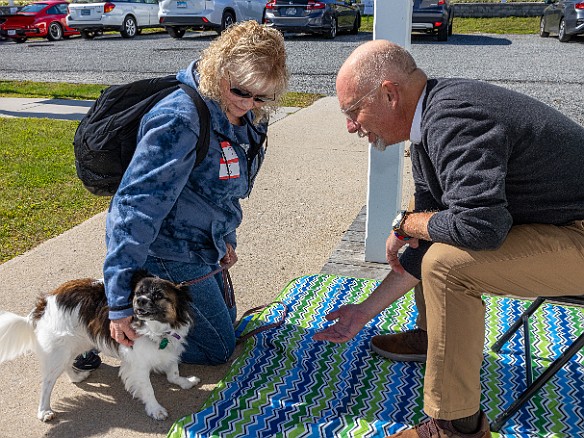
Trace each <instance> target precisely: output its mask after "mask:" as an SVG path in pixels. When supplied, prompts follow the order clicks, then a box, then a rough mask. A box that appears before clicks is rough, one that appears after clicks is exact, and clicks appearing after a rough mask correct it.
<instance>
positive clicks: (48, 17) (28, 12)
mask: <svg viewBox="0 0 584 438" xmlns="http://www.w3.org/2000/svg"><path fill="white" fill-rule="evenodd" d="M68 4H69V3H68V2H66V1H62V0H47V1H43V2H36V3H31V4H30V5H26V6H25V7H23V8H22V9H20V10H19V11H18V12H17V13H16V14H14V15H10V16H8V17H7V18H6V21H4V22H3V23H2V24H0V35H2V36H3V37H5V38H11V39H13V40H14V41H16V42H17V43H24V42H25V41H26V39H27V38H32V37H41V38H47V39H48V40H49V41H57V40H60V39H61V38H68V37H70V36H71V35H79V32H77V31H76V30H75V29H72V28H70V27H67V23H66V21H65V17H66V16H67V5H68Z"/></svg>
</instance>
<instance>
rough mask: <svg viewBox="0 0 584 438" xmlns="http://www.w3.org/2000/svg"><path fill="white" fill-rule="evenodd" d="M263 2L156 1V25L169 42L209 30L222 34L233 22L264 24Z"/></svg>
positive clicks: (218, 0)
mask: <svg viewBox="0 0 584 438" xmlns="http://www.w3.org/2000/svg"><path fill="white" fill-rule="evenodd" d="M265 9H266V0H160V12H159V17H160V25H161V26H163V27H164V28H165V29H166V31H167V32H168V33H169V35H170V36H171V37H173V38H182V37H183V35H184V34H185V32H186V30H187V29H189V28H194V29H212V30H215V31H217V33H221V32H223V30H225V28H227V27H229V26H230V25H232V24H233V23H235V22H237V21H245V20H255V21H257V22H258V23H261V22H262V21H263V20H264V14H265Z"/></svg>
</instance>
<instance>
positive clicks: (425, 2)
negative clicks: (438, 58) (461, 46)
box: [412, 0, 454, 41]
mask: <svg viewBox="0 0 584 438" xmlns="http://www.w3.org/2000/svg"><path fill="white" fill-rule="evenodd" d="M453 20H454V11H453V10H452V7H451V6H450V1H449V0H414V10H413V13H412V31H413V32H425V33H432V34H436V36H437V38H438V41H447V40H448V37H449V36H450V35H452V21H453Z"/></svg>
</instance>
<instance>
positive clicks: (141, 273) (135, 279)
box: [132, 269, 154, 290]
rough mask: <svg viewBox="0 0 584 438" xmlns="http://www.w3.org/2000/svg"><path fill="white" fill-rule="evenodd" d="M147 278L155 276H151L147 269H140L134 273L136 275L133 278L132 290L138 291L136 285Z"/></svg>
mask: <svg viewBox="0 0 584 438" xmlns="http://www.w3.org/2000/svg"><path fill="white" fill-rule="evenodd" d="M147 277H154V275H152V274H150V273H149V272H148V271H146V270H145V269H138V270H137V271H136V272H134V275H133V276H132V290H134V289H136V285H137V284H138V282H139V281H140V280H142V279H143V278H147Z"/></svg>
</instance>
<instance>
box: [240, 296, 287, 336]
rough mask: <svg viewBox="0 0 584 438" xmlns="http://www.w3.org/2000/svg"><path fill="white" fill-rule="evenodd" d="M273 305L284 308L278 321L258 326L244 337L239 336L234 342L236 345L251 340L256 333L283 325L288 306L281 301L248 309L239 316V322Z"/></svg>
mask: <svg viewBox="0 0 584 438" xmlns="http://www.w3.org/2000/svg"><path fill="white" fill-rule="evenodd" d="M274 304H281V305H282V307H283V308H284V310H283V311H282V316H281V317H280V319H279V320H278V321H275V322H273V323H271V324H266V325H262V326H259V327H257V328H255V329H253V330H251V331H249V332H247V333H246V334H244V335H240V336H239V337H238V338H237V341H236V343H237V344H241V343H242V342H244V341H246V340H247V339H249V338H251V337H252V336H255V335H257V334H258V333H261V332H265V331H266V330H269V329H272V328H276V327H280V326H281V325H282V324H284V321H285V320H286V316H287V315H288V306H287V305H286V303H284V302H283V301H274V302H273V303H270V304H264V305H263V306H258V307H254V308H253V309H249V310H248V311H247V312H245V313H244V314H243V315H241V320H243V319H244V318H245V317H246V316H249V315H252V314H254V313H259V312H260V311H261V310H264V309H266V308H268V307H270V306H272V305H274ZM241 320H240V321H241Z"/></svg>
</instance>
